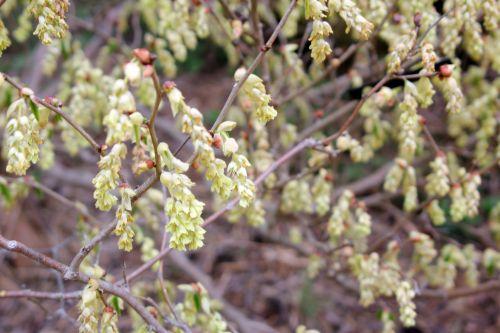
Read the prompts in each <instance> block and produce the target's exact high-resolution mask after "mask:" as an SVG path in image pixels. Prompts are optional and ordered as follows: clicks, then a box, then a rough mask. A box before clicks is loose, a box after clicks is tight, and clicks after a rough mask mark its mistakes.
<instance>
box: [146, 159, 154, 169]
mask: <svg viewBox="0 0 500 333" xmlns="http://www.w3.org/2000/svg"><path fill="white" fill-rule="evenodd" d="M146 166H147V167H148V169H153V168H154V167H155V162H154V161H153V160H146Z"/></svg>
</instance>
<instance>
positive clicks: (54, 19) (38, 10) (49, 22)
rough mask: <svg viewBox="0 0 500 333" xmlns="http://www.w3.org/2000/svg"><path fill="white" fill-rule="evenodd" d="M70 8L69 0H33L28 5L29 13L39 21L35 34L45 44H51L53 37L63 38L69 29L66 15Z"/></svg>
mask: <svg viewBox="0 0 500 333" xmlns="http://www.w3.org/2000/svg"><path fill="white" fill-rule="evenodd" d="M68 8H69V1H68V0H32V1H30V4H29V5H28V11H29V13H30V14H31V15H32V16H33V17H35V18H36V19H37V21H38V25H37V26H36V29H35V31H34V33H33V34H35V35H37V36H38V38H39V39H40V40H41V41H42V43H43V44H45V45H49V44H50V43H52V39H53V38H57V39H61V38H62V37H64V34H65V33H66V31H67V30H68V25H67V24H66V21H65V20H64V19H65V16H66V12H67V11H68Z"/></svg>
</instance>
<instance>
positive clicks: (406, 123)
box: [399, 81, 420, 160]
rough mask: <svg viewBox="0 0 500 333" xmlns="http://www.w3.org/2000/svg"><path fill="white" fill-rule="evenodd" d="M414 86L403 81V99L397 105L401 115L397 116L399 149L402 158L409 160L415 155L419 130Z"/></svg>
mask: <svg viewBox="0 0 500 333" xmlns="http://www.w3.org/2000/svg"><path fill="white" fill-rule="evenodd" d="M417 94H418V93H417V88H416V86H415V85H414V84H413V83H411V82H409V81H405V89H404V100H403V102H402V103H401V104H400V105H399V108H400V109H401V115H400V117H399V126H400V127H401V131H400V133H399V140H400V151H401V155H402V157H403V158H405V159H406V160H411V159H413V157H414V156H415V151H416V149H417V137H418V132H419V130H420V123H419V119H420V118H419V115H418V113H417V107H418V103H417V100H416V96H417Z"/></svg>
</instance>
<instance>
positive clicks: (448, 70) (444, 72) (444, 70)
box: [439, 65, 453, 79]
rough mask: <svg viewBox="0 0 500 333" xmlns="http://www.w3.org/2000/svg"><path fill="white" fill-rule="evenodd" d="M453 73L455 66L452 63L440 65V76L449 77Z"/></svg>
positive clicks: (441, 77)
mask: <svg viewBox="0 0 500 333" xmlns="http://www.w3.org/2000/svg"><path fill="white" fill-rule="evenodd" d="M452 74H453V68H452V67H451V66H450V65H441V66H439V78H440V79H443V78H448V77H450V76H451V75H452Z"/></svg>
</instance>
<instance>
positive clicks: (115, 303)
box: [111, 296, 122, 316]
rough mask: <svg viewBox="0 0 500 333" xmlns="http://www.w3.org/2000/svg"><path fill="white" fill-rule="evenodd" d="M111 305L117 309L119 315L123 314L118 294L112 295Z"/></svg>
mask: <svg viewBox="0 0 500 333" xmlns="http://www.w3.org/2000/svg"><path fill="white" fill-rule="evenodd" d="M111 305H112V306H113V308H114V309H115V311H116V313H118V315H119V316H121V315H122V309H121V308H120V301H119V299H118V296H113V297H111Z"/></svg>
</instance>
